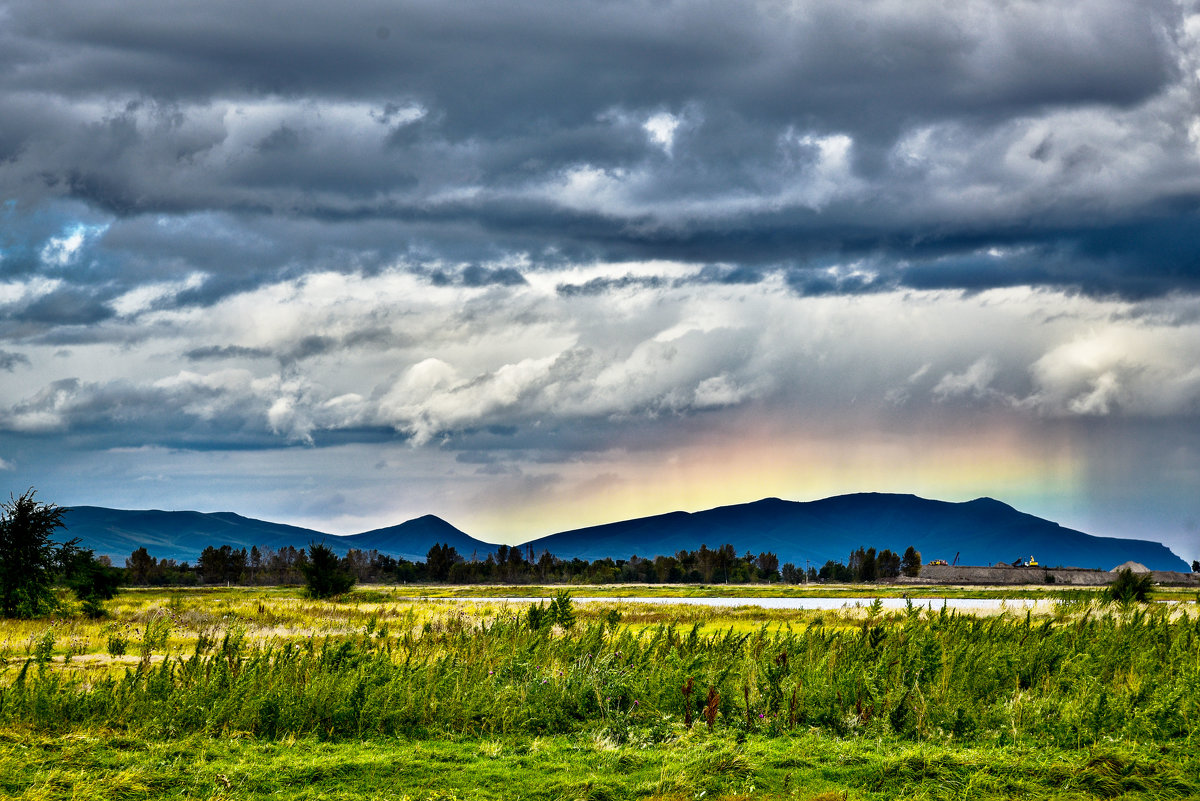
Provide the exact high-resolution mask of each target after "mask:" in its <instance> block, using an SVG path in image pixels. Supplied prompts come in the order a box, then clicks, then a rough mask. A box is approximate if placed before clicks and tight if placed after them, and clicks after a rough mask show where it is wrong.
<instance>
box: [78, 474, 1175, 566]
mask: <svg viewBox="0 0 1200 801" xmlns="http://www.w3.org/2000/svg"><path fill="white" fill-rule="evenodd" d="M64 522H65V523H66V524H67V531H66V533H65V536H66V537H79V538H80V539H81V540H82V545H83V547H85V548H91V549H92V550H94V551H95V552H96V553H97V554H107V555H109V556H110V557H111V558H112V559H113V562H114V563H115V564H117V565H122V564H124V560H125V557H127V556H128V555H129V554H130V553H132V552H133V551H134V550H136V549H137V548H139V547H141V546H145V547H146V549H147V550H148V551H150V553H151V555H153V556H155V557H157V558H159V559H163V558H170V559H175V560H176V561H180V562H183V561H188V562H195V561H196V559H197V558H198V557H199V555H200V552H201V551H203V550H204V548H205V547H206V546H209V545H213V546H218V547H219V546H221V545H232V546H233V547H235V548H250V547H251V546H253V545H257V546H259V547H260V548H261V547H264V546H265V547H269V548H274V549H279V548H282V547H286V546H288V545H291V546H293V547H295V548H307V547H308V545H309V543H311V542H324V543H325V544H327V545H328V546H329V547H331V548H333V549H334V550H335V551H337V552H338V553H343V554H344V553H345V552H346V551H347V550H349V549H350V548H360V549H362V550H365V551H369V550H372V549H374V550H378V551H380V552H381V553H386V554H388V555H390V556H394V557H397V558H404V559H409V560H412V561H421V560H424V559H425V554H426V553H428V551H429V548H430V547H431V546H432V545H434V544H435V543H447V544H449V545H452V546H453V547H454V548H455V549H456V550H457V551H458V553H459V554H460V555H461V556H463V557H464V558H466V559H470V558H471V556H472V554H474V555H476V557H477V558H480V559H483V558H485V557H486V555H487V554H489V553H492V552H494V551H495V550H496V547H497V546H496V545H494V544H491V543H487V542H484V541H482V540H478V539H475V538H474V537H471V536H470V535H468V534H466V533H464V532H462V531H460V530H459V529H457V528H455V527H454V526H452V525H450V524H449V523H447V522H446V521H445V520H442V519H441V518H438V517H434V516H433V515H425V516H424V517H418V518H416V519H413V520H409V521H407V522H404V523H401V524H399V525H396V526H389V527H387V528H380V529H375V530H373V531H366V532H363V533H361V534H352V535H349V536H336V535H332V534H325V533H323V532H320V531H315V530H313V529H307V528H300V527H298V526H289V525H284V524H281V523H269V522H266V521H263V520H254V519H252V518H248V517H242V516H241V515H237V514H233V513H231V512H215V513H203V512H164V511H158V510H143V511H135V510H123V509H105V508H102V507H97V506H79V507H75V508H73V509H71V510H70V511H69V512H68V513H67V514H66V515H65V516H64ZM727 542H728V543H732V544H733V545H734V547H735V548H736V549H737V551H738V553H739V554H741V553H745V552H746V551H752V552H754V553H756V554H757V553H759V552H762V551H772V552H774V553H775V554H776V555H777V556H778V557H779V561H780V562H781V563H782V562H792V563H794V564H795V565H797V566H798V567H803V566H805V564H806V561H807V563H808V564H811V565H813V566H814V567H818V568H819V567H820V566H821V565H823V564H825V562H826V561H827V560H829V559H835V560H837V561H839V562H845V561H846V559H847V557H848V556H849V554H850V552H851V551H852V550H854V549H855V548H858V547H859V546H865V547H868V548H871V547H873V548H876V549H878V550H882V549H884V548H890V549H892V550H893V551H896V552H897V553H902V552H903V551H904V549H905V548H907V547H908V546H909V545H912V546H913V547H915V548H916V549H917V550H919V551H920V552H921V555H922V557H923V558H924V560H925V561H926V562H928V561H930V560H932V559H945V560H947V561H952V560H953V559H954V556H955V554H956V553H958V554H959V558H958V562H959V564H966V565H992V564H995V563H996V562H1012V561H1013V560H1015V559H1018V558H1020V559H1027V558H1029V557H1030V556H1035V557H1036V558H1037V560H1038V561H1039V562H1040V563H1041V564H1043V565H1046V566H1048V567H1056V566H1063V567H1082V568H1097V567H1098V568H1101V569H1104V570H1108V569H1110V568H1112V567H1113V566H1115V565H1119V564H1121V563H1122V562H1127V561H1130V560H1132V561H1135V562H1141V563H1142V564H1144V565H1146V566H1147V567H1149V568H1151V569H1152V570H1178V571H1183V572H1187V571H1188V565H1187V564H1186V563H1185V562H1184V561H1183V560H1182V559H1180V558H1179V557H1178V556H1176V555H1175V554H1173V553H1172V552H1171V551H1170V550H1169V549H1168V548H1167V547H1166V546H1164V545H1162V544H1161V543H1157V542H1151V541H1147V540H1126V539H1118V538H1113V537H1093V536H1091V535H1088V534H1084V533H1083V532H1080V531H1074V530H1072V529H1069V528H1063V527H1062V526H1060V525H1058V524H1057V523H1052V522H1050V521H1049V520H1044V519H1042V518H1040V517H1035V516H1033V515H1029V514H1024V513H1022V512H1019V511H1017V510H1016V509H1014V508H1012V507H1011V506H1009V505H1007V504H1004V503H1001V502H1000V501H996V500H993V499H991V498H978V499H976V500H973V501H967V502H966V503H947V502H945V501H931V500H927V499H925V498H918V497H916V496H915V495H889V494H881V493H861V494H856V495H839V496H836V497H833V498H826V499H824V500H820V501H809V502H803V503H802V502H797V501H783V500H780V499H778V498H767V499H764V500H761V501H755V502H753V503H745V504H738V505H736V506H722V507H718V508H716V509H709V510H707V511H703V512H694V513H689V512H671V513H669V514H663V515H655V516H653V517H642V518H637V519H634V520H624V521H621V522H618V523H608V524H605V525H600V526H590V527H588V528H581V529H575V530H573V531H564V532H562V533H559V534H552V535H550V536H547V537H541V538H539V539H536V540H533V541H531V542H529V543H527V544H528V545H530V546H532V548H533V551H534V553H535V554H540V553H541V552H542V550H548V551H550V553H552V554H554V555H555V556H557V557H559V558H562V559H572V558H575V557H579V558H581V559H587V560H589V561H590V560H594V559H603V558H605V557H611V558H613V559H627V558H628V557H630V556H631V555H634V554H636V555H637V556H642V557H654V556H659V555H674V554H675V553H676V552H677V551H680V550H683V549H687V550H695V549H697V548H699V547H700V545H701V544H704V545H707V546H708V547H710V548H716V547H718V546H720V545H723V544H725V543H727ZM523 547H524V546H523Z"/></svg>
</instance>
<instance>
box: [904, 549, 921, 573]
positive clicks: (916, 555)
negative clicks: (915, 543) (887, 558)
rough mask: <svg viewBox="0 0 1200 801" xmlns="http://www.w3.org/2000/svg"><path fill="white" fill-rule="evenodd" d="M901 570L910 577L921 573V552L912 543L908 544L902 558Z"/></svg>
mask: <svg viewBox="0 0 1200 801" xmlns="http://www.w3.org/2000/svg"><path fill="white" fill-rule="evenodd" d="M900 571H901V572H902V573H904V575H906V576H908V577H909V578H916V577H917V576H919V575H921V552H920V551H918V550H917V549H916V548H914V547H912V546H911V545H910V546H908V548H907V549H905V551H904V556H903V557H902V558H901V559H900Z"/></svg>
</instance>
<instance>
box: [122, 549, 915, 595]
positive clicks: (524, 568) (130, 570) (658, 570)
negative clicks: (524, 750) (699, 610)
mask: <svg viewBox="0 0 1200 801" xmlns="http://www.w3.org/2000/svg"><path fill="white" fill-rule="evenodd" d="M318 548H320V549H322V551H321V557H322V559H323V560H325V561H326V562H327V561H328V560H329V559H330V558H334V559H336V562H337V564H336V568H337V569H338V570H340V571H341V572H343V573H344V574H346V575H348V576H350V577H352V579H353V580H354V581H357V582H364V583H397V584H405V583H408V584H420V583H428V582H433V583H438V582H444V583H450V584H615V583H647V584H716V583H729V584H751V583H771V582H782V583H785V584H801V583H805V582H838V583H845V582H874V581H880V580H888V579H894V578H896V577H898V576H900V575H901V574H903V575H906V576H917V575H918V574H919V573H920V570H921V553H920V552H919V551H917V550H916V549H915V548H913V547H911V546H909V548H908V549H907V550H906V551H905V552H904V554H903V555H900V554H897V553H894V552H893V551H891V550H888V549H886V548H885V549H884V550H882V551H876V550H875V549H874V548H858V549H857V550H855V551H853V552H851V553H850V555H849V558H848V559H847V560H846V562H844V563H843V562H838V561H835V560H832V559H831V560H829V561H827V562H826V563H825V564H824V565H822V566H821V567H820V568H818V567H816V566H814V565H805V566H797V565H795V564H792V563H791V562H785V563H784V564H782V565H781V564H780V563H779V557H778V556H776V554H775V553H773V552H770V551H764V552H761V553H758V554H755V553H752V552H750V551H747V552H745V553H743V554H740V555H739V554H738V553H737V550H736V549H735V548H734V546H733V545H731V544H728V543H726V544H725V545H721V546H720V547H718V548H709V547H708V546H707V545H701V546H700V547H699V548H698V549H696V550H681V551H678V552H677V553H675V555H674V556H656V557H653V558H648V557H639V556H636V555H634V556H630V557H629V558H628V559H612V558H604V559H596V560H593V561H588V560H585V559H579V558H574V559H569V560H568V559H560V558H558V557H557V556H555V555H554V554H552V553H550V552H549V551H546V550H543V551H542V552H541V553H540V554H535V553H534V552H533V550H532V548H530V547H529V546H525V547H521V546H508V545H500V546H498V547H497V548H496V550H495V551H494V552H490V553H487V554H484V555H482V556H481V555H480V554H478V553H477V552H475V553H471V554H469V555H464V554H460V553H459V552H458V550H457V549H456V548H454V546H452V545H448V544H445V543H438V544H435V545H434V546H433V547H431V548H430V549H429V551H428V553H427V554H426V556H425V560H424V561H410V560H407V559H397V558H395V557H392V556H389V555H387V554H384V553H380V552H379V551H377V550H369V551H364V550H358V549H351V550H350V551H349V552H348V553H347V554H346V555H345V556H342V557H336V556H332V557H331V554H332V551H330V552H329V554H326V553H324V551H328V550H329V549H328V547H327V546H325V545H324V544H320V543H318V544H314V545H311V546H310V548H309V549H308V550H307V551H306V549H304V548H299V549H297V548H295V547H292V546H287V547H284V548H280V549H278V550H276V549H272V548H268V547H263V548H260V547H258V546H254V547H252V548H250V549H249V550H247V549H246V548H233V547H232V546H230V545H222V546H219V547H216V546H208V547H207V548H205V549H204V551H203V552H201V554H200V558H199V559H198V560H197V561H196V563H195V564H194V565H192V564H189V563H188V562H176V561H175V560H173V559H156V558H155V557H154V556H153V555H151V554H150V553H149V551H148V550H147V549H146V548H144V547H142V548H138V549H137V550H135V551H134V552H133V553H132V554H130V555H129V557H128V558H127V559H126V560H125V581H126V582H127V583H128V584H133V585H152V586H188V585H199V584H208V585H213V584H239V585H272V584H301V583H304V582H305V581H306V580H307V577H308V575H309V574H310V573H311V571H312V569H313V564H312V562H313V554H314V553H316V550H315V549H318Z"/></svg>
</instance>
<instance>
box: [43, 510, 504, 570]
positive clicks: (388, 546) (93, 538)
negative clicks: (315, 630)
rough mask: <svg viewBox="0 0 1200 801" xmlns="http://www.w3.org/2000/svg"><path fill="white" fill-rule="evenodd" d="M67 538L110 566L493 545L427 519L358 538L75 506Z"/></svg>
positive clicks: (482, 549)
mask: <svg viewBox="0 0 1200 801" xmlns="http://www.w3.org/2000/svg"><path fill="white" fill-rule="evenodd" d="M63 522H64V523H65V524H66V532H65V533H64V534H60V538H70V537H78V538H79V539H80V541H81V542H80V544H81V545H82V546H83V547H84V548H91V549H92V550H93V551H95V552H96V554H97V555H101V554H106V555H108V556H109V557H110V558H111V559H112V560H113V564H116V565H123V564H125V557H127V556H129V554H131V553H133V552H134V551H135V550H137V549H138V548H140V547H143V546H144V547H145V548H146V550H147V551H149V552H150V554H151V555H152V556H154V557H155V558H158V559H174V560H176V561H178V562H193V563H194V562H195V561H196V560H197V559H198V558H199V556H200V552H201V551H203V550H204V549H205V548H206V547H207V546H209V545H212V546H214V547H218V548H219V547H220V546H222V545H230V546H232V547H234V548H246V549H249V548H251V547H253V546H255V545H257V546H258V547H259V548H263V547H267V548H273V549H275V550H278V549H280V548H284V547H287V546H289V545H290V546H292V547H294V548H307V547H308V546H309V544H310V543H313V542H323V543H325V544H326V545H328V546H329V547H330V548H332V549H333V550H334V551H336V552H337V553H339V554H345V553H346V551H348V550H350V549H351V548H360V549H362V550H366V551H369V550H371V549H375V550H378V551H380V552H381V553H386V554H388V555H390V556H395V557H397V558H404V559H409V560H414V561H415V560H418V559H419V560H424V559H425V554H426V553H428V552H429V548H430V547H431V546H432V545H434V544H435V543H439V542H445V543H448V544H450V545H453V546H454V547H455V548H456V549H457V550H458V552H459V553H462V554H464V555H465V556H467V557H470V555H471V553H472V552H473V551H478V552H479V554H480V555H483V554H487V553H490V552H491V551H492V550H494V549H495V546H494V545H491V544H489V543H486V542H480V541H479V540H476V539H473V538H472V537H469V536H467V535H466V534H464V533H463V532H461V531H459V530H458V529H457V528H455V527H454V526H452V525H450V524H449V523H447V522H446V521H445V520H442V519H440V518H437V517H434V516H433V515H426V516H424V517H419V518H417V519H415V520H409V521H407V522H405V523H401V524H400V525H398V526H390V527H388V528H381V529H376V530H375V531H368V532H364V533H362V534H352V535H349V536H337V535H334V534H326V533H324V532H321V531H315V530H313V529H309V528H300V527H299V526H289V525H285V524H283V523H269V522H267V521H265V520H255V519H253V518H249V517H242V516H241V515H238V514H233V513H232V512H211V513H206V512H164V511H160V510H158V509H147V510H131V509H106V508H103V507H99V506H76V507H73V508H71V509H70V510H69V511H68V512H67V513H66V514H65V515H63Z"/></svg>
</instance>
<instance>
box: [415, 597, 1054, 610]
mask: <svg viewBox="0 0 1200 801" xmlns="http://www.w3.org/2000/svg"><path fill="white" fill-rule="evenodd" d="M412 600H422V601H448V602H460V603H497V604H504V603H511V604H529V603H537V602H539V601H548V600H550V599H549V598H544V597H543V598H534V597H510V598H499V597H474V598H470V597H468V598H446V597H433V598H430V597H422V598H413V599H412ZM571 600H572V601H573V602H575V603H580V604H585V603H609V604H684V605H688V606H715V607H736V606H756V607H759V608H762V609H808V610H834V609H853V608H855V607H867V606H870V605H871V604H872V603H874V602H875V601H876V600H878V601H879V602H880V604H882V605H883V608H884V609H887V610H894V609H905V608H907V605H908V603H909V601H911V602H912V605H913V606H914V607H916V608H918V609H932V610H934V611H937V610H939V609H941V608H942V607H943V605H944V606H945V607H946V608H947V609H950V610H955V611H960V612H1001V611H1015V612H1024V611H1025V610H1027V609H1029V610H1032V609H1035V608H1037V605H1038V600H1037V599H1035V598H928V597H926V598H912V599H906V598H878V599H876V598H668V597H639V596H633V597H615V596H592V597H587V596H572V597H571Z"/></svg>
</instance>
